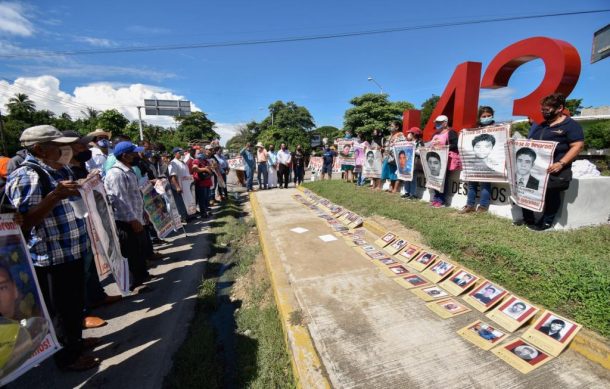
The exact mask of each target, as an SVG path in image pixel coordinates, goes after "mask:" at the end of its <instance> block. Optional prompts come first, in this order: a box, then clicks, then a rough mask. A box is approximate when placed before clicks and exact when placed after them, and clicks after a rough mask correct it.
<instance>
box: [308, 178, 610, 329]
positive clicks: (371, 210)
mask: <svg viewBox="0 0 610 389" xmlns="http://www.w3.org/2000/svg"><path fill="white" fill-rule="evenodd" d="M304 186H305V187H306V188H308V189H311V190H313V191H315V192H316V193H318V194H319V195H320V196H323V197H326V198H328V199H329V200H331V201H333V202H336V203H338V204H342V205H344V206H345V207H347V208H349V209H350V210H352V211H354V212H358V213H360V214H362V215H363V216H371V215H380V216H385V217H388V218H392V219H396V220H398V221H400V222H402V224H403V225H404V226H406V227H407V228H410V229H413V230H416V231H419V232H420V233H421V235H422V237H423V240H424V242H423V243H425V244H427V245H428V246H430V247H431V248H433V249H435V250H438V251H440V252H443V253H445V254H448V255H450V256H451V258H452V259H453V260H454V261H456V262H458V263H461V264H463V265H465V266H467V267H469V268H471V269H472V270H474V271H476V272H478V273H479V274H481V275H482V276H484V277H486V278H488V279H490V280H492V281H494V282H498V283H499V284H501V285H503V286H504V287H506V288H507V289H508V290H509V291H511V292H513V293H515V294H517V295H520V296H522V297H525V298H527V299H530V300H531V301H532V302H534V303H537V304H540V305H542V306H544V307H546V308H548V309H551V310H554V311H556V312H558V313H560V314H563V315H566V316H567V317H570V318H572V319H574V320H576V321H577V322H579V323H581V324H583V325H585V326H586V327H588V328H589V329H592V330H594V331H597V332H598V333H600V334H601V335H603V336H605V337H610V250H609V248H610V226H608V225H605V226H598V227H587V228H582V229H578V230H575V231H565V232H562V231H557V232H545V233H536V232H533V231H530V230H528V229H526V228H523V227H515V226H512V225H511V221H510V220H507V219H502V218H498V217H494V216H492V215H480V214H476V215H475V214H469V215H459V214H458V213H457V210H454V209H451V208H447V209H434V208H430V207H429V206H428V205H427V204H426V203H424V202H411V201H405V200H404V199H400V198H399V197H398V196H397V195H392V194H389V193H379V192H372V191H371V190H370V189H368V188H358V187H354V185H353V184H346V183H343V182H340V181H323V182H312V183H306V184H305V185H304Z"/></svg>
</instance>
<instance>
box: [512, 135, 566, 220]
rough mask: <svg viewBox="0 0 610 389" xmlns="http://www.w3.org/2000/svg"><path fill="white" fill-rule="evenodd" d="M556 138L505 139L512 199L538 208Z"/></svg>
mask: <svg viewBox="0 0 610 389" xmlns="http://www.w3.org/2000/svg"><path fill="white" fill-rule="evenodd" d="M556 146H557V142H551V141H544V140H531V139H510V140H509V141H508V158H509V160H508V177H509V182H510V191H511V196H510V197H511V199H512V200H513V201H514V202H515V203H516V204H517V205H518V206H520V207H522V208H526V209H530V210H532V211H534V212H540V211H542V210H543V209H544V194H545V192H546V186H547V184H548V180H549V174H548V172H547V169H548V168H549V166H551V164H552V163H553V153H554V151H555V147H556Z"/></svg>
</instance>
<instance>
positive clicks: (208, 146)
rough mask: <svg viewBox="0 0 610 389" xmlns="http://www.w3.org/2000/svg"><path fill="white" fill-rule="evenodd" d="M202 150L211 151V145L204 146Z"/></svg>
mask: <svg viewBox="0 0 610 389" xmlns="http://www.w3.org/2000/svg"><path fill="white" fill-rule="evenodd" d="M204 149H205V150H212V149H213V147H212V145H205V147H204Z"/></svg>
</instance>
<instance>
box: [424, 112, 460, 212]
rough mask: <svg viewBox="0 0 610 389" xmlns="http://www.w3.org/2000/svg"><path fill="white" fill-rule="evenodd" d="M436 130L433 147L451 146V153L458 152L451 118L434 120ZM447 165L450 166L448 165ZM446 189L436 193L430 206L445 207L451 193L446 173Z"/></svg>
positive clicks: (442, 116)
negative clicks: (447, 194)
mask: <svg viewBox="0 0 610 389" xmlns="http://www.w3.org/2000/svg"><path fill="white" fill-rule="evenodd" d="M434 129H435V130H436V134H434V136H433V137H432V141H431V142H430V143H431V144H432V145H433V146H443V145H449V151H453V152H456V153H457V152H458V136H457V134H456V132H455V130H454V129H453V128H451V127H449V118H448V117H447V116H445V115H440V116H437V117H436V119H434ZM447 165H449V164H448V163H447ZM445 174H446V175H445V188H444V190H443V192H442V193H441V192H439V191H438V190H435V191H434V197H433V198H432V203H431V204H430V205H431V206H432V207H434V208H441V207H443V206H444V205H445V197H446V193H447V192H448V191H449V173H448V172H445Z"/></svg>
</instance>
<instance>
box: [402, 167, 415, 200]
mask: <svg viewBox="0 0 610 389" xmlns="http://www.w3.org/2000/svg"><path fill="white" fill-rule="evenodd" d="M404 186H405V193H408V194H410V195H411V196H412V197H415V196H417V172H416V171H415V170H413V179H412V180H411V181H405V183H404Z"/></svg>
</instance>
